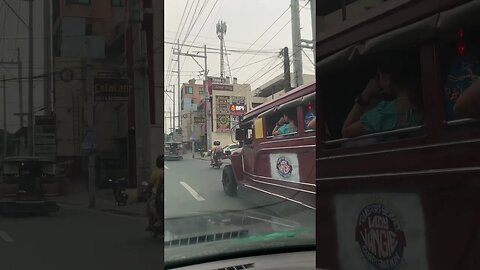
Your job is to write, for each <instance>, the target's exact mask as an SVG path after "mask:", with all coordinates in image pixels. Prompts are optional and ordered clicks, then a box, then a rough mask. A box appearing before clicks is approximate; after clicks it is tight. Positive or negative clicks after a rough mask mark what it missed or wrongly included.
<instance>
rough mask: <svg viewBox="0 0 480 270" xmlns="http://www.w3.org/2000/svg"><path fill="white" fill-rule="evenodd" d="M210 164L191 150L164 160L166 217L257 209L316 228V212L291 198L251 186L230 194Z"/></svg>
mask: <svg viewBox="0 0 480 270" xmlns="http://www.w3.org/2000/svg"><path fill="white" fill-rule="evenodd" d="M226 162H228V161H226ZM209 164H210V162H209V161H206V160H201V159H192V158H191V156H190V154H186V155H184V159H183V160H180V161H166V162H165V165H166V168H165V217H166V218H168V217H178V216H183V215H188V214H195V213H206V212H207V213H208V212H221V211H224V210H247V209H255V210H256V211H260V212H262V213H265V214H269V215H274V216H279V217H283V218H291V219H294V220H296V221H298V222H301V223H303V224H305V225H307V226H311V227H312V228H315V212H314V211H312V210H309V209H306V208H304V207H301V206H298V205H296V204H293V203H291V202H285V201H281V200H278V199H273V198H271V197H267V196H265V195H263V194H261V193H259V192H254V191H251V190H239V192H238V196H237V197H229V196H227V195H226V194H225V193H224V191H223V187H222V182H221V179H222V169H220V170H219V169H214V168H212V167H211V166H209ZM222 168H223V166H222Z"/></svg>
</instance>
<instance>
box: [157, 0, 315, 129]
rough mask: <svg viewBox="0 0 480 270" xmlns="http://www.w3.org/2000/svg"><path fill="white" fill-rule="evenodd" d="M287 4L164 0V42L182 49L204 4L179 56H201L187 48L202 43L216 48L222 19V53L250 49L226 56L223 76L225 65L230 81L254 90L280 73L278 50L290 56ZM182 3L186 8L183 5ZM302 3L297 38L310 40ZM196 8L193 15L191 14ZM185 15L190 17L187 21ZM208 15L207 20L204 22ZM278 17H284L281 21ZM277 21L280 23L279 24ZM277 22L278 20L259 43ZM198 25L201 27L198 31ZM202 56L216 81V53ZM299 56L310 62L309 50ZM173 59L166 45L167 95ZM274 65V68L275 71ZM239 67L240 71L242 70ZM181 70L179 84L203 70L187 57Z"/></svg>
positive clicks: (310, 70)
mask: <svg viewBox="0 0 480 270" xmlns="http://www.w3.org/2000/svg"><path fill="white" fill-rule="evenodd" d="M290 2H291V0H198V1H192V0H190V1H189V0H166V1H165V41H166V42H176V39H177V38H179V39H180V44H182V43H183V41H184V39H185V35H186V33H187V29H188V26H189V24H190V20H191V18H192V15H193V14H198V13H199V11H200V10H201V7H202V6H203V3H206V5H205V7H204V9H203V12H202V13H201V14H200V16H199V17H198V19H197V21H196V23H195V24H194V25H193V28H192V30H191V31H190V34H189V35H188V37H187V38H186V41H185V43H184V44H185V45H184V46H183V49H182V52H187V51H189V52H190V53H196V52H197V51H202V54H203V50H202V49H197V48H189V46H190V45H191V44H193V45H197V46H203V45H204V44H206V45H207V47H211V48H220V41H219V39H218V37H217V34H216V27H215V26H216V23H217V22H218V21H219V20H223V21H225V22H226V24H227V32H226V35H225V45H226V47H227V50H230V49H231V50H240V51H246V50H247V49H249V47H250V46H251V48H250V49H249V52H246V53H243V52H238V53H237V52H229V53H230V54H229V55H228V61H227V59H225V72H226V74H227V75H229V74H230V71H229V66H230V70H231V76H232V77H237V78H238V83H248V84H251V85H252V89H256V88H257V87H259V86H261V85H262V84H264V83H266V82H267V81H269V80H271V79H272V78H274V77H275V76H278V75H281V74H283V65H282V64H280V63H282V61H283V60H282V59H281V58H280V57H279V56H278V53H279V51H280V50H281V49H282V48H283V47H285V46H287V47H288V48H289V52H290V55H291V53H292V26H291V23H290V20H291V10H290V9H289V6H290ZM187 3H188V5H186V4H187ZM197 3H198V7H197ZM215 3H216V5H215ZM307 3H308V1H306V0H300V9H301V11H300V25H301V27H302V30H301V36H302V39H307V40H311V39H312V25H311V15H310V5H309V4H307ZM196 7H197V12H194V11H195V8H196ZM287 9H288V10H287ZM184 10H185V12H184ZM286 10H287V11H286ZM189 11H190V15H189V16H187V14H188V13H189ZM285 11H286V12H285ZM210 12H211V13H210ZM284 12H285V13H284ZM209 13H210V16H209V17H208V14H209ZM283 13H284V14H283ZM182 14H184V18H183V21H181V19H182ZM282 14H283V16H281V15H282ZM195 16H196V15H195ZM185 17H187V21H186V24H185V26H184V27H183V31H182V32H181V34H180V35H178V34H177V31H179V30H181V29H182V27H181V24H180V23H181V22H182V25H183V24H184V22H185ZM279 17H280V19H278V18H279ZM277 19H278V21H277V22H276V23H275V24H274V25H273V26H272V27H271V28H270V29H269V30H268V31H267V32H266V33H265V34H264V35H263V36H262V37H261V38H260V39H258V38H259V37H260V36H261V35H262V33H264V32H265V31H266V30H267V29H268V28H269V27H270V26H271V25H272V23H274V22H275V21H276V20H277ZM202 25H204V26H203V28H202ZM179 26H180V27H179ZM179 28H180V29H179ZM282 28H283V29H282ZM277 32H278V34H277ZM275 35H276V36H275ZM274 36H275V37H274ZM195 38H196V39H195ZM257 39H258V40H257ZM255 41H256V42H255ZM254 42H255V43H254ZM252 44H253V45H252ZM174 46H176V45H174ZM262 47H263V48H262ZM259 50H260V51H259ZM250 51H252V52H250ZM207 52H212V53H209V54H208V55H207V59H208V63H207V66H208V70H209V75H211V76H219V75H220V56H219V54H218V53H214V52H216V51H215V50H207ZM257 52H258V53H257ZM304 52H305V53H306V54H307V55H308V57H309V58H310V60H312V61H313V60H314V57H313V51H312V50H309V49H304ZM256 53H257V54H256ZM302 57H303V73H304V74H314V65H313V64H312V62H311V61H310V60H309V59H308V58H307V57H306V56H305V54H304V55H302ZM175 58H176V55H175V56H173V54H172V45H170V44H165V70H166V74H165V79H166V81H165V87H168V89H169V90H172V87H171V86H170V87H169V85H173V84H174V85H176V84H177V77H176V75H177V73H171V72H169V71H171V70H172V69H173V70H176V69H177V66H176V62H174V61H173V62H172V61H171V59H175ZM197 61H198V62H199V63H200V64H201V65H202V66H203V64H204V60H203V59H201V58H198V59H197ZM255 62H258V63H255ZM277 64H279V65H278V66H277V67H275V65H277ZM242 66H245V67H243V68H241V67H242ZM180 67H181V71H180V75H181V83H183V82H187V81H188V80H189V79H191V78H196V79H201V77H200V73H199V72H200V71H202V69H201V68H200V67H199V66H198V64H197V63H195V61H194V60H192V58H191V57H185V56H182V57H181V65H180ZM175 88H177V86H175ZM171 106H172V100H171V99H170V97H167V96H166V97H165V110H166V111H169V110H170V108H171ZM168 124H169V121H165V126H168Z"/></svg>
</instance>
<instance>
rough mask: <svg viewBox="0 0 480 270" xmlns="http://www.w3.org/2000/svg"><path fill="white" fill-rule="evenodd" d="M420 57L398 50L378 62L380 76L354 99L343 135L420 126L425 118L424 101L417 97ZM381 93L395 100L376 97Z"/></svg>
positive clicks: (371, 81) (419, 91) (418, 91)
mask: <svg viewBox="0 0 480 270" xmlns="http://www.w3.org/2000/svg"><path fill="white" fill-rule="evenodd" d="M419 66H420V64H419V63H418V57H415V56H412V55H409V54H403V53H397V54H392V55H387V56H385V57H384V59H383V61H382V62H381V63H380V64H379V65H378V69H377V73H378V75H377V76H375V77H373V78H372V79H371V80H370V81H369V83H368V84H367V86H366V87H365V90H364V91H363V92H362V93H361V94H360V95H359V96H358V97H357V99H356V100H355V105H354V106H353V108H352V110H351V111H350V113H349V115H348V117H347V120H346V121H345V123H344V126H343V130H342V133H343V136H344V137H356V136H361V135H365V134H368V133H375V132H382V131H389V130H394V129H398V128H405V127H411V126H415V125H419V124H421V123H422V121H423V114H422V110H421V105H422V104H421V102H419V101H418V100H417V99H416V98H415V96H416V94H417V95H418V94H419V93H421V90H420V89H421V88H420V86H419V85H420V80H419V77H420V70H419ZM382 94H384V95H388V96H392V97H393V99H390V100H382V101H380V102H378V103H377V104H374V103H373V100H374V99H376V98H378V97H380V96H381V95H382Z"/></svg>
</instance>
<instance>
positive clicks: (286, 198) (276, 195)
mask: <svg viewBox="0 0 480 270" xmlns="http://www.w3.org/2000/svg"><path fill="white" fill-rule="evenodd" d="M244 187H246V188H251V189H254V190H257V191H260V192H263V193H266V194H269V195H271V196H275V197H278V198H280V199H284V200H287V201H291V202H293V203H296V204H300V205H302V206H305V207H307V208H309V209H312V210H316V208H315V207H312V206H309V205H307V204H304V203H302V202H299V201H297V200H294V199H290V198H288V197H285V196H282V195H278V194H275V193H272V192H268V191H266V190H263V189H261V188H257V187H253V186H250V185H245V186H244Z"/></svg>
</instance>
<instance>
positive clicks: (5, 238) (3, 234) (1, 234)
mask: <svg viewBox="0 0 480 270" xmlns="http://www.w3.org/2000/svg"><path fill="white" fill-rule="evenodd" d="M0 238H2V239H3V241H5V242H13V239H12V238H11V237H10V235H8V233H6V232H4V231H0Z"/></svg>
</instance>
